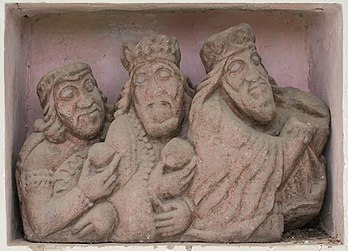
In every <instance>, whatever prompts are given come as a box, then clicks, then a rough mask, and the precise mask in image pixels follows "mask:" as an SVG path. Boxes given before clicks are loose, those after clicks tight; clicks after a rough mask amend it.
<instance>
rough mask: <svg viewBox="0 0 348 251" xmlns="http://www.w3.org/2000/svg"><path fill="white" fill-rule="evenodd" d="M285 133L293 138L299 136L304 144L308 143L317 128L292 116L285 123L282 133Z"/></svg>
mask: <svg viewBox="0 0 348 251" xmlns="http://www.w3.org/2000/svg"><path fill="white" fill-rule="evenodd" d="M284 133H285V134H288V135H289V136H291V137H292V138H299V139H300V140H301V141H302V142H303V143H304V144H308V143H309V142H310V141H311V139H312V136H313V134H314V133H315V128H314V127H313V126H312V125H311V124H309V123H304V122H302V121H300V120H298V119H297V118H295V117H290V118H289V119H288V120H287V121H286V123H285V125H284V128H283V131H282V134H284Z"/></svg>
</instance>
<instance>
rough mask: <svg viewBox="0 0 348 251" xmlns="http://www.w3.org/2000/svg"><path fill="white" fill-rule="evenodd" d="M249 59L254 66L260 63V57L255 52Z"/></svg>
mask: <svg viewBox="0 0 348 251" xmlns="http://www.w3.org/2000/svg"><path fill="white" fill-rule="evenodd" d="M250 59H251V61H252V62H253V63H254V64H255V65H259V64H260V63H261V57H260V56H259V54H257V53H256V52H253V53H252V54H251V56H250Z"/></svg>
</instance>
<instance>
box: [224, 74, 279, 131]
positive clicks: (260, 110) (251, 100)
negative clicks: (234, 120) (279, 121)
mask: <svg viewBox="0 0 348 251" xmlns="http://www.w3.org/2000/svg"><path fill="white" fill-rule="evenodd" d="M242 82H243V83H242V84H241V85H240V88H239V90H236V89H235V88H233V87H232V86H231V84H229V83H227V82H225V81H223V86H224V89H225V91H226V92H227V94H228V95H229V96H230V98H231V99H232V101H233V102H234V103H235V105H236V106H237V108H238V110H239V111H240V113H241V114H245V115H247V116H248V117H249V118H251V119H252V120H255V121H256V122H258V123H260V124H266V123H268V122H270V121H272V120H273V119H274V117H275V114H276V108H275V101H274V97H273V92H272V88H271V85H270V83H269V81H268V80H261V79H260V81H258V82H256V83H253V84H251V83H250V82H248V81H246V80H242Z"/></svg>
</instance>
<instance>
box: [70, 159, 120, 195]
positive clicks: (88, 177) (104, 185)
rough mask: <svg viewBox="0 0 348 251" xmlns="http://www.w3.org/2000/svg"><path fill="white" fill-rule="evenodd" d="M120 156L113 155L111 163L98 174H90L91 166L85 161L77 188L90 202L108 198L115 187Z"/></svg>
mask: <svg viewBox="0 0 348 251" xmlns="http://www.w3.org/2000/svg"><path fill="white" fill-rule="evenodd" d="M119 162H120V156H118V155H115V156H114V158H113V160H112V161H111V163H110V164H109V165H108V166H106V167H105V169H104V170H103V171H102V172H100V173H95V172H92V165H91V163H90V161H89V160H88V159H87V160H86V161H85V162H84V164H83V168H82V171H81V175H80V178H79V181H78V184H77V186H78V187H79V188H80V189H81V190H82V192H83V193H84V194H85V195H86V196H87V197H88V198H89V199H90V200H91V201H95V200H97V199H100V198H104V197H106V196H109V195H110V194H111V193H112V191H113V189H114V187H115V185H116V182H115V181H116V178H117V176H116V170H117V166H118V163H119Z"/></svg>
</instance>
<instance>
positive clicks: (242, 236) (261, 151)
mask: <svg viewBox="0 0 348 251" xmlns="http://www.w3.org/2000/svg"><path fill="white" fill-rule="evenodd" d="M201 58H202V61H203V64H204V66H205V69H206V71H207V76H206V77H205V79H204V80H203V81H202V83H201V84H200V85H199V86H198V91H197V94H196V96H195V97H194V99H193V103H192V108H191V112H190V128H189V134H188V138H189V141H190V142H191V143H192V144H193V146H194V148H195V151H196V155H197V168H196V172H195V176H194V178H193V181H192V184H191V186H190V188H189V196H190V197H191V198H192V199H193V202H194V205H195V208H196V217H195V218H194V220H193V223H192V225H191V226H190V228H189V229H188V230H187V231H186V233H185V235H184V239H185V240H190V241H207V242H270V241H279V240H280V238H281V235H282V232H283V230H284V226H285V228H287V229H290V228H294V227H299V226H302V225H304V224H306V223H307V222H308V221H309V220H311V219H312V218H313V217H315V216H316V215H318V213H319V210H320V207H321V205H322V201H323V197H324V191H325V187H326V177H325V167H324V159H323V157H322V156H321V152H322V150H323V147H324V145H325V142H326V140H327V137H328V134H329V119H330V116H329V111H328V109H327V107H326V106H325V105H324V103H323V102H322V101H320V100H319V99H318V98H316V97H315V96H313V95H311V94H309V93H305V92H302V91H300V90H298V89H295V88H291V87H288V88H280V87H278V86H277V84H276V83H275V81H274V80H273V79H272V78H271V77H270V76H269V75H268V73H267V71H266V69H265V67H264V66H263V65H262V62H261V57H260V56H259V55H258V53H257V51H256V47H255V36H254V34H253V32H252V30H251V28H250V26H249V25H247V24H240V25H238V26H235V27H231V28H229V29H227V30H225V31H223V32H221V33H217V34H215V35H212V36H211V37H210V38H209V39H208V40H207V41H206V42H205V44H204V45H203V48H202V50H201Z"/></svg>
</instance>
